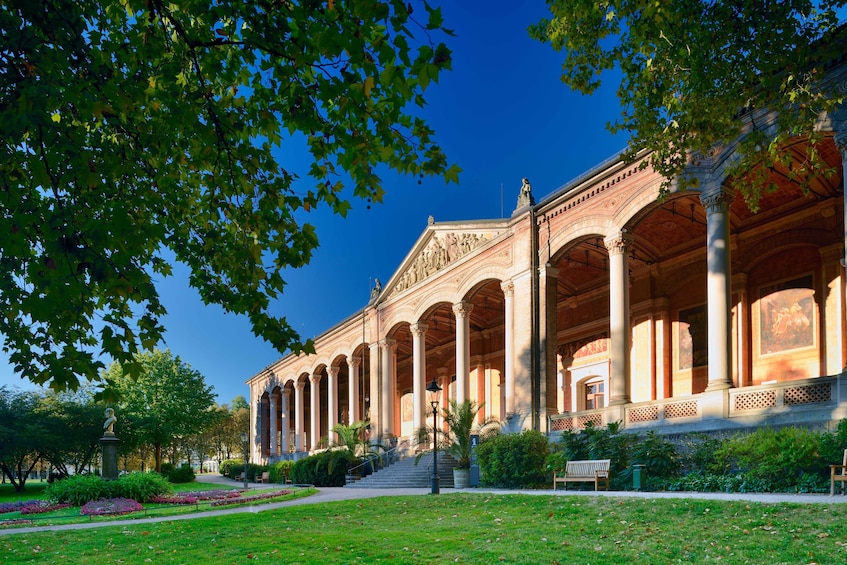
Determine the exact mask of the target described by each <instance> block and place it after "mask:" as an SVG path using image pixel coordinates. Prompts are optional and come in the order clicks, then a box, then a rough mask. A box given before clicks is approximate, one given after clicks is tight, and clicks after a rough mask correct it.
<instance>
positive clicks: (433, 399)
mask: <svg viewBox="0 0 847 565" xmlns="http://www.w3.org/2000/svg"><path fill="white" fill-rule="evenodd" d="M426 390H427V392H429V393H430V399H429V404H430V406H432V479H431V482H432V492H431V494H439V492H440V488H439V482H440V479H439V478H438V420H437V418H438V393H439V392H441V387H440V386H438V383H437V382H436V381H435V379H432V382H431V383H429V384H428V385H427V386H426Z"/></svg>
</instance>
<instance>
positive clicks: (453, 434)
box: [442, 399, 500, 469]
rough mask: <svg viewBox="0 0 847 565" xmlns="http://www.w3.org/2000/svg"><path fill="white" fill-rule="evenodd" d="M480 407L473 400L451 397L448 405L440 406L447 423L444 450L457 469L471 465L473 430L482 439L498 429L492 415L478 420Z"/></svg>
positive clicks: (497, 424) (480, 405) (467, 467)
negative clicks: (457, 399) (460, 399)
mask: <svg viewBox="0 0 847 565" xmlns="http://www.w3.org/2000/svg"><path fill="white" fill-rule="evenodd" d="M482 407H483V405H482V404H477V403H476V402H474V401H473V400H465V401H464V402H457V401H456V400H454V399H451V400H450V404H449V406H447V407H444V408H442V410H443V417H444V423H445V424H446V425H447V434H446V437H445V440H446V447H445V451H447V453H449V454H450V455H452V456H453V458H454V459H455V460H456V467H457V468H459V469H469V468H470V466H471V452H472V449H473V446H472V445H471V435H472V434H473V433H474V432H476V433H477V434H479V440H480V441H482V440H484V439H485V438H487V437H490V436H492V435H494V434H496V433H498V432H499V431H500V426H499V423H498V421H497V420H495V419H494V418H493V417H490V416H488V417H486V418H484V419H483V420H482V421H479V418H478V415H479V411H480V410H481V409H482ZM442 433H443V431H442Z"/></svg>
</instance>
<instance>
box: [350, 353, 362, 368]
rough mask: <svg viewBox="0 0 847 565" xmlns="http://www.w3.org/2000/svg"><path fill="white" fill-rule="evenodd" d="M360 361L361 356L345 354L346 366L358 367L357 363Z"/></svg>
mask: <svg viewBox="0 0 847 565" xmlns="http://www.w3.org/2000/svg"><path fill="white" fill-rule="evenodd" d="M361 362H362V358H361V357H356V356H355V355H348V356H347V366H348V367H358V366H359V363H361Z"/></svg>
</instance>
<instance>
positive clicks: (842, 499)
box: [0, 474, 847, 536]
mask: <svg viewBox="0 0 847 565" xmlns="http://www.w3.org/2000/svg"><path fill="white" fill-rule="evenodd" d="M197 481H198V482H205V483H213V484H225V485H228V486H237V485H238V484H239V483H238V482H237V481H233V480H231V479H228V478H226V477H223V476H220V475H217V474H213V475H198V477H197ZM248 486H249V487H250V488H251V489H257V490H258V489H270V488H274V489H279V488H284V486H283V485H277V484H262V483H249V484H248ZM461 492H473V493H490V494H529V495H537V496H586V497H589V496H610V497H617V498H680V499H694V500H726V501H738V500H746V501H748V502H759V503H764V504H780V503H793V504H845V503H847V496H841V495H838V496H830V495H828V494H759V493H723V492H633V491H598V492H594V491H586V490H579V491H575V490H569V491H565V490H558V491H552V490H499V489H468V490H457V489H441V494H443V495H450V494H453V493H461ZM429 493H430V489H429V488H379V489H365V488H343V487H329V488H320V489H319V490H318V492H317V494H314V495H312V496H307V497H304V498H298V499H295V500H289V501H286V502H272V503H268V504H258V505H255V506H241V507H238V508H222V509H220V510H209V511H206V512H195V513H193V514H180V515H177V516H161V517H157V518H130V519H126V520H111V521H108V522H84V523H78V524H65V525H60V526H33V527H26V528H0V536H6V535H14V534H29V533H33V532H55V531H61V530H85V529H90V528H102V527H108V526H133V525H138V524H150V523H155V522H174V521H176V520H192V519H195V518H207V517H210V516H226V515H228V514H239V513H245V512H252V513H254V514H256V513H258V512H264V511H267V510H274V509H277V508H283V507H286V506H300V505H301V504H318V503H321V502H335V501H338V500H360V499H366V498H376V497H379V496H412V495H424V494H429Z"/></svg>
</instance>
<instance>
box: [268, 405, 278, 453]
mask: <svg viewBox="0 0 847 565" xmlns="http://www.w3.org/2000/svg"><path fill="white" fill-rule="evenodd" d="M269 398H270V436H271V438H270V445H269V446H268V456H270V457H276V454H277V452H276V446H277V443H276V441H277V440H276V436H277V434H276V418H277V406H276V394H274V393H273V392H272V393H271V394H270V397H269Z"/></svg>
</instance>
